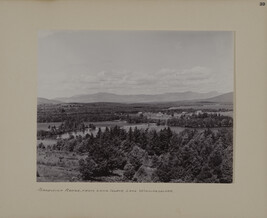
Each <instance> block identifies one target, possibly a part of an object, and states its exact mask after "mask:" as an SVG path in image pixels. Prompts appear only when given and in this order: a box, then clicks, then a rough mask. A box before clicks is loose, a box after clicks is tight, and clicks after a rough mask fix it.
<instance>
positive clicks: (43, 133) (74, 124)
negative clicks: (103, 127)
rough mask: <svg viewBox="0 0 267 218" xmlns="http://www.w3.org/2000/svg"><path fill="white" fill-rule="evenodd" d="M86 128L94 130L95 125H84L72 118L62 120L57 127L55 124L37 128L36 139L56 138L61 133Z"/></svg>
mask: <svg viewBox="0 0 267 218" xmlns="http://www.w3.org/2000/svg"><path fill="white" fill-rule="evenodd" d="M88 128H90V129H92V130H95V129H96V126H95V125H94V124H88V125H85V123H84V122H82V121H77V120H75V119H73V118H72V119H69V120H66V121H64V122H62V123H61V124H60V125H59V126H58V127H56V126H55V125H51V126H50V125H49V126H48V129H49V130H38V131H37V139H44V138H56V137H57V136H58V135H62V134H64V133H67V132H75V131H85V130H86V129H88Z"/></svg>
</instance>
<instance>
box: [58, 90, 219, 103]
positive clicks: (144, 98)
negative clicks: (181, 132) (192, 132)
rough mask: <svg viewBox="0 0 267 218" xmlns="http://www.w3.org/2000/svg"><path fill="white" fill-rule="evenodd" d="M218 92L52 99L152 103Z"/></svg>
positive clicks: (76, 96)
mask: <svg viewBox="0 0 267 218" xmlns="http://www.w3.org/2000/svg"><path fill="white" fill-rule="evenodd" d="M219 94H220V93H218V92H208V93H198V92H190V91H189V92H179V93H164V94H157V95H117V94H112V93H96V94H88V95H75V96H72V97H69V98H56V99H54V100H57V101H61V102H65V103H93V102H116V103H153V102H175V101H185V100H186V101H187V100H200V99H207V98H212V97H215V96H218V95H219Z"/></svg>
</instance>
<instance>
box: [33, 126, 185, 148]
mask: <svg viewBox="0 0 267 218" xmlns="http://www.w3.org/2000/svg"><path fill="white" fill-rule="evenodd" d="M90 123H91V124H94V125H95V126H96V129H95V130H91V129H89V128H88V129H86V130H85V131H76V132H70V133H64V134H62V135H59V136H58V137H57V139H67V138H69V137H70V136H71V135H73V136H79V135H80V136H85V135H86V134H91V133H92V134H93V135H96V134H97V132H98V130H99V129H101V131H104V130H105V128H106V127H114V126H119V127H121V128H123V129H125V130H126V131H129V129H130V127H132V129H134V128H135V127H137V128H138V129H147V128H148V129H149V130H152V129H155V130H156V131H160V130H162V129H164V128H166V126H164V125H160V126H157V125H156V124H155V123H149V124H144V123H142V124H134V123H132V124H131V123H127V122H126V121H104V122H88V123H86V122H85V125H89V124H90ZM60 124H61V122H58V123H38V124H37V130H49V129H48V126H49V125H50V126H56V127H57V126H59V125H60ZM170 128H171V130H172V131H174V132H176V133H179V132H182V131H183V130H184V129H185V128H184V127H170ZM57 139H43V140H37V145H38V144H40V143H41V142H42V143H43V144H44V145H45V146H47V145H53V144H56V143H57Z"/></svg>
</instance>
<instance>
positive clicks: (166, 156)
mask: <svg viewBox="0 0 267 218" xmlns="http://www.w3.org/2000/svg"><path fill="white" fill-rule="evenodd" d="M232 143H233V135H232V128H220V129H218V131H212V130H210V129H209V128H207V129H204V130H196V129H185V130H184V131H182V132H181V133H179V134H177V133H175V132H173V131H171V129H170V128H169V127H168V128H165V129H162V130H161V131H159V132H157V131H155V130H148V129H138V128H133V129H132V128H130V129H129V131H126V130H125V129H123V128H120V127H118V126H115V127H111V128H106V129H105V130H104V131H101V129H99V130H98V132H97V134H96V135H95V136H94V135H93V134H86V135H85V136H84V137H82V136H76V137H75V136H71V137H70V138H68V139H60V140H58V141H57V143H56V144H54V145H53V146H48V147H45V146H43V145H42V144H39V145H38V150H44V149H46V150H50V151H67V152H76V153H78V154H83V155H85V156H86V157H85V158H81V159H80V160H79V166H78V170H79V180H80V181H106V180H105V179H104V180H103V178H108V177H110V176H114V175H116V172H121V174H120V176H118V177H117V181H118V182H196V183H230V182H232V159H233V149H232Z"/></svg>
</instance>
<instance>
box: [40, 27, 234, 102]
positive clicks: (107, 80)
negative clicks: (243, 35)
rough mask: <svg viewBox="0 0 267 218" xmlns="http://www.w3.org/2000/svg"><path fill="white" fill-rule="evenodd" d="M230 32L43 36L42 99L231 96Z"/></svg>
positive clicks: (45, 33) (53, 33) (57, 33)
mask: <svg viewBox="0 0 267 218" xmlns="http://www.w3.org/2000/svg"><path fill="white" fill-rule="evenodd" d="M233 43H234V37H233V32H229V31H217V32H210V31H78V30H77V31H40V32H39V36H38V97H44V98H48V99H52V98H56V97H71V96H74V95H81V94H94V93H98V92H108V93H114V94H125V95H126V94H133V95H134V94H161V93H171V92H186V91H193V92H202V93H204V92H210V91H218V92H220V93H226V92H231V91H233V78H234V44H233Z"/></svg>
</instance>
